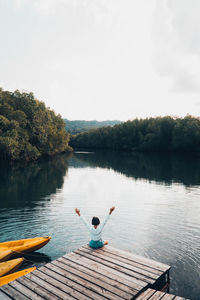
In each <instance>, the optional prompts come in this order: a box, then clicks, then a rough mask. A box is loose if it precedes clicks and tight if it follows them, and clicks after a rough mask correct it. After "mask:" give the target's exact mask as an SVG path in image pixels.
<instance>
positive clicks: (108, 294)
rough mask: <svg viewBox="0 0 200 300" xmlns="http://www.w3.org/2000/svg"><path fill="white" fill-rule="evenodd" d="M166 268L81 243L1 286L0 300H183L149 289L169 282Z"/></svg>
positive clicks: (145, 259)
mask: <svg viewBox="0 0 200 300" xmlns="http://www.w3.org/2000/svg"><path fill="white" fill-rule="evenodd" d="M169 270H170V266H168V265H165V264H162V263H159V262H156V261H153V260H150V259H147V258H143V257H140V256H137V255H133V254H131V253H129V252H126V251H122V250H119V249H115V248H112V247H110V246H105V247H103V248H101V249H98V250H93V249H91V248H89V247H88V246H83V247H81V248H79V249H77V250H75V251H74V252H71V253H68V254H66V255H64V256H63V257H61V258H59V259H57V260H55V261H52V262H51V263H48V264H46V265H45V266H43V267H41V268H39V269H37V270H35V271H33V272H32V273H29V274H27V275H26V276H23V277H21V278H19V279H17V280H15V281H13V282H11V283H9V284H7V285H4V286H3V287H1V288H0V300H2V299H3V300H10V299H19V300H25V299H32V300H42V299H49V300H56V299H62V300H64V299H69V300H70V299H78V300H86V299H93V300H96V299H97V300H105V299H110V300H125V299H138V300H141V299H144V300H147V299H150V300H154V299H155V300H157V299H161V298H162V299H163V300H172V299H175V300H180V299H183V298H180V297H176V296H173V295H170V296H171V298H167V296H166V295H167V294H165V293H163V296H159V297H157V298H156V291H154V290H153V289H155V290H156V289H160V288H162V287H164V286H166V285H167V284H168V283H169ZM150 288H151V290H149V289H150ZM143 293H144V294H143ZM145 293H148V294H147V296H145V295H146V294H145ZM159 293H160V292H159ZM143 295H144V296H143ZM148 295H149V296H148ZM159 295H161V294H159ZM168 295H169V294H168ZM141 297H142V298H141ZM144 297H146V298H144ZM172 297H173V298H172ZM175 297H176V298H175Z"/></svg>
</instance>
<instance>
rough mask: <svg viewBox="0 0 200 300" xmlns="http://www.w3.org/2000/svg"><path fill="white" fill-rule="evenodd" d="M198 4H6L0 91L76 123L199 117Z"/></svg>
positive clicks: (24, 0) (153, 0)
mask: <svg viewBox="0 0 200 300" xmlns="http://www.w3.org/2000/svg"><path fill="white" fill-rule="evenodd" d="M199 12H200V1H199V0H0V87H2V88H3V89H4V90H9V91H14V90H16V89H18V90H20V91H22V92H23V91H25V92H33V93H34V95H35V97H36V98H37V99H39V100H41V101H43V102H45V104H46V106H47V107H50V108H51V109H53V110H54V111H55V112H56V113H57V114H61V116H62V117H63V118H67V119H70V120H99V121H101V120H122V121H126V120H132V119H134V118H146V117H156V116H165V115H171V116H177V117H184V116H185V115H187V114H191V115H193V116H199V113H200V18H199Z"/></svg>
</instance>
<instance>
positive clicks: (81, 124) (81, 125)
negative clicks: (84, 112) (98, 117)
mask: <svg viewBox="0 0 200 300" xmlns="http://www.w3.org/2000/svg"><path fill="white" fill-rule="evenodd" d="M64 121H65V123H66V129H67V131H68V132H69V133H70V134H77V133H80V132H85V131H88V130H91V129H94V128H100V127H104V126H114V125H116V124H120V123H121V121H117V120H115V121H101V122H99V121H84V120H75V121H70V120H67V119H64Z"/></svg>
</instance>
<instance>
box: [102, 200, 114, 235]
mask: <svg viewBox="0 0 200 300" xmlns="http://www.w3.org/2000/svg"><path fill="white" fill-rule="evenodd" d="M113 210H115V207H114V206H112V207H111V208H110V211H109V214H108V215H107V216H106V217H105V219H104V220H103V222H102V224H100V228H101V230H102V229H103V227H104V226H105V225H106V223H107V221H108V219H109V218H110V215H111V214H112V212H113Z"/></svg>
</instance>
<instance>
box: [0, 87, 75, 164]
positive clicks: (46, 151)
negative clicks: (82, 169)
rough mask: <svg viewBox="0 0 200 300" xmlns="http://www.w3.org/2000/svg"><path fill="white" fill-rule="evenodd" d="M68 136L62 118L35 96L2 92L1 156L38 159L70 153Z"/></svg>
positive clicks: (0, 113)
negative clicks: (67, 151) (65, 152)
mask: <svg viewBox="0 0 200 300" xmlns="http://www.w3.org/2000/svg"><path fill="white" fill-rule="evenodd" d="M68 142H69V134H68V133H67V132H66V130H65V122H64V121H63V120H62V118H61V116H60V115H56V114H55V113H54V112H53V111H52V110H50V109H48V108H46V107H45V104H44V103H43V102H40V101H38V100H37V99H35V97H34V95H33V94H32V93H20V92H19V91H15V92H14V93H12V92H8V91H3V90H2V89H0V157H1V158H4V159H11V160H35V159H37V158H39V157H40V156H44V155H47V156H52V155H54V154H57V153H60V152H64V151H66V150H70V149H71V148H70V147H69V145H68Z"/></svg>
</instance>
